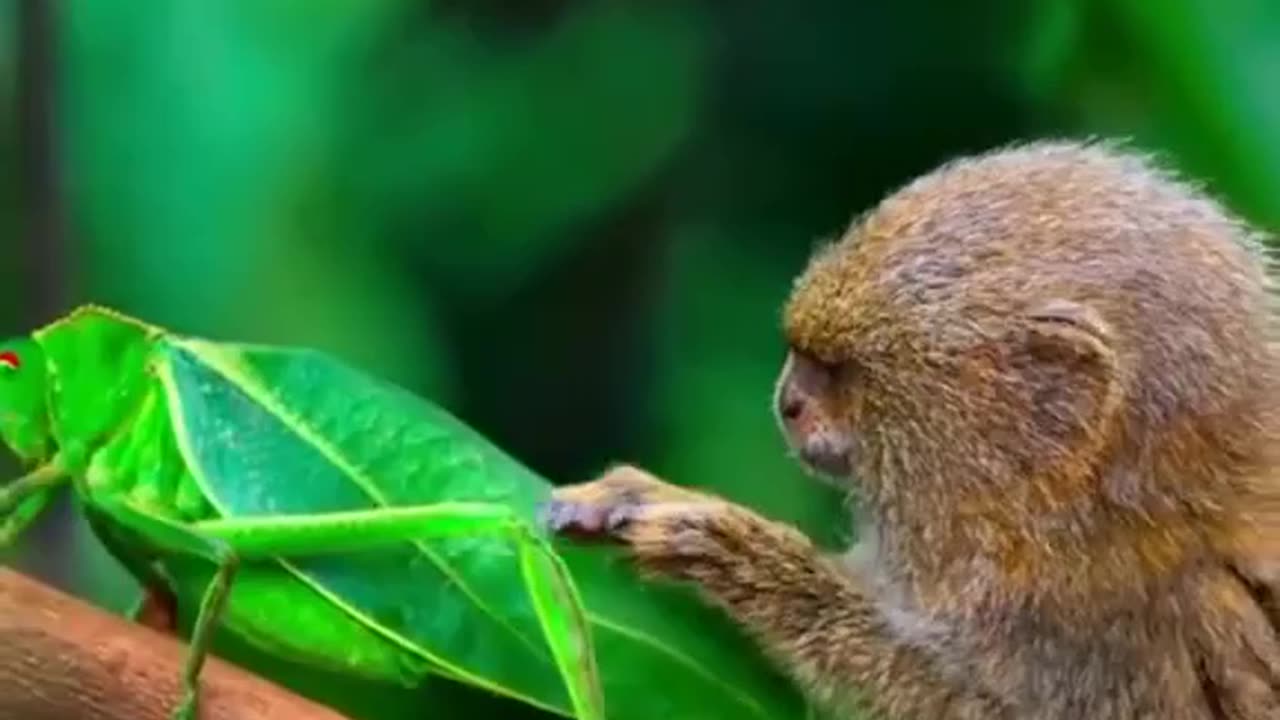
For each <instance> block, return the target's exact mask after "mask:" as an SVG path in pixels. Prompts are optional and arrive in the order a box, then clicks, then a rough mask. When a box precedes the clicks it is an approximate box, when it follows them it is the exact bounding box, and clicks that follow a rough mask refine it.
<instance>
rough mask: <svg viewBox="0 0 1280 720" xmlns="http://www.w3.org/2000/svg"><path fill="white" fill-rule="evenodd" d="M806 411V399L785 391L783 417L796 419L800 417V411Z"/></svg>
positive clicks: (782, 408)
mask: <svg viewBox="0 0 1280 720" xmlns="http://www.w3.org/2000/svg"><path fill="white" fill-rule="evenodd" d="M803 411H804V399H803V398H800V397H796V396H795V395H794V394H791V393H783V396H782V407H781V412H782V418H783V419H784V420H795V419H796V418H798V417H800V413H801V412H803Z"/></svg>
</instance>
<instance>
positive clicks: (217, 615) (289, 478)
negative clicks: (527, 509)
mask: <svg viewBox="0 0 1280 720" xmlns="http://www.w3.org/2000/svg"><path fill="white" fill-rule="evenodd" d="M242 347H243V346H234V345H220V344H217V343H211V342H207V341H201V340H195V339H191V338H185V337H180V336H176V335H173V334H171V333H168V332H166V331H164V330H162V329H160V328H157V327H154V326H151V325H148V324H145V323H142V322H140V321H138V320H135V319H132V318H129V317H126V316H124V315H121V314H119V313H116V312H114V311H112V310H108V309H105V308H101V307H96V306H85V307H82V308H80V309H78V310H76V311H75V312H73V313H72V314H70V315H69V316H67V317H65V318H63V319H61V320H58V321H55V322H53V323H51V324H49V325H47V326H45V327H43V328H41V329H39V330H37V331H36V332H34V333H32V335H31V336H30V337H26V338H17V339H13V340H10V341H8V342H4V343H0V441H3V442H4V444H5V445H6V446H8V447H9V448H10V449H11V450H12V451H13V453H14V454H15V455H16V456H17V457H18V458H19V459H20V460H21V461H22V462H23V463H24V464H25V465H26V466H27V467H28V468H30V470H29V472H27V473H26V474H25V475H23V476H22V477H20V478H18V479H16V480H14V481H12V482H10V483H8V484H6V485H3V486H0V548H3V547H5V546H7V545H10V544H12V543H13V542H14V541H15V540H16V539H17V538H18V537H19V536H20V535H21V534H22V532H23V531H24V530H25V529H26V528H27V527H28V526H29V525H30V524H31V523H32V522H34V521H35V520H36V518H37V517H38V516H39V515H40V513H41V511H42V510H43V509H44V508H45V507H46V506H47V505H48V504H49V502H50V500H51V498H52V497H53V496H54V494H55V492H56V491H58V490H59V489H60V488H63V487H66V486H70V488H71V491H72V492H73V494H74V496H75V498H76V499H77V500H78V501H79V504H80V506H81V507H82V508H83V511H84V513H85V516H86V517H87V519H88V520H89V522H90V525H91V526H92V527H93V529H94V531H95V534H96V535H97V536H98V537H99V539H101V540H102V542H103V544H104V545H105V546H106V547H107V548H108V549H109V550H110V551H111V552H112V554H113V555H115V556H116V557H117V558H118V559H119V560H120V561H121V562H122V564H124V565H125V567H126V568H127V569H128V570H129V571H130V572H131V573H132V574H133V575H134V576H135V577H136V578H137V579H138V580H139V581H140V582H141V583H142V584H143V586H144V587H147V588H168V589H170V590H172V591H173V592H175V593H176V594H177V595H178V596H179V597H191V598H196V597H198V598H199V605H198V612H197V615H196V620H195V623H194V629H193V630H192V632H191V637H190V642H189V647H188V652H187V656H186V659H185V662H184V666H183V670H182V678H181V680H182V687H183V696H182V699H181V701H180V703H179V705H178V706H177V707H176V708H174V710H173V711H172V717H173V718H174V720H195V718H196V717H197V708H198V704H199V697H200V693H199V675H200V671H201V668H202V665H203V663H204V660H205V657H206V655H207V654H208V652H209V644H210V641H211V639H212V636H213V632H214V630H215V628H216V627H218V626H222V627H225V628H227V629H228V630H230V631H231V632H233V633H237V634H239V635H241V636H242V637H244V638H246V639H247V640H249V641H250V642H252V643H254V644H256V645H259V646H261V647H265V648H267V649H269V650H274V651H276V652H278V653H280V654H282V655H285V656H288V657H290V658H292V659H294V660H298V661H301V662H304V663H311V664H313V665H315V666H323V667H330V668H338V669H341V670H344V671H349V672H352V673H355V674H360V675H364V676H370V677H375V678H382V679H389V680H393V681H396V682H399V683H401V684H409V685H412V684H415V683H416V682H419V681H421V679H422V677H423V675H424V674H426V673H428V672H434V673H438V674H442V675H445V676H449V677H452V678H454V679H457V680H460V681H463V682H470V683H472V684H474V685H478V686H481V687H485V688H487V689H489V690H492V691H494V692H499V693H502V694H506V695H509V696H513V697H516V698H518V699H521V700H524V701H527V702H530V703H533V704H537V705H541V706H543V707H544V708H547V709H550V710H553V711H555V712H558V713H559V714H562V715H567V714H572V715H574V716H575V717H577V718H581V720H603V718H604V700H603V695H602V693H601V690H600V681H599V677H598V672H597V668H596V665H595V658H594V655H593V649H592V644H591V640H590V636H589V632H588V623H587V621H586V619H585V613H584V610H583V606H582V602H581V599H580V597H579V595H578V591H577V588H576V587H575V584H574V582H573V579H572V577H571V576H570V574H569V572H568V570H567V568H566V566H565V565H564V563H563V561H562V560H561V558H560V557H559V556H558V555H557V554H556V552H555V551H554V550H553V549H552V547H551V546H550V544H549V541H548V540H547V539H546V538H545V537H544V536H543V535H542V534H541V532H540V530H538V529H537V527H536V525H535V524H534V523H532V522H531V521H530V520H529V519H528V518H526V517H523V516H522V515H521V514H520V513H518V512H517V511H516V509H514V508H513V507H512V506H510V505H508V504H505V503H503V502H490V501H476V500H467V499H459V500H453V499H450V498H449V497H444V498H443V499H441V500H438V501H436V502H407V501H406V502H396V503H390V502H383V501H384V500H385V499H386V498H387V497H388V496H390V495H391V494H392V492H393V491H394V492H395V493H398V495H399V496H400V497H413V496H414V495H415V493H416V494H418V495H421V494H422V493H421V492H420V491H423V489H424V487H425V486H424V485H423V483H424V482H425V481H424V480H422V478H421V475H422V474H421V473H415V471H414V468H417V467H419V466H421V465H422V463H423V462H426V460H430V459H431V457H430V456H429V455H426V456H424V455H423V454H422V453H418V452H413V451H409V452H404V451H402V450H401V449H397V448H395V447H394V444H393V443H391V444H389V443H386V442H374V441H372V440H369V441H367V442H366V440H367V438H364V437H362V436H360V434H359V433H358V432H354V433H345V434H343V435H342V438H344V439H345V440H346V441H348V442H350V443H355V444H359V447H361V448H365V450H366V451H365V453H364V455H362V456H361V457H364V458H365V460H366V461H367V462H368V463H369V464H374V463H376V462H382V463H384V465H385V467H386V468H389V469H387V470H386V471H385V472H382V473H381V474H378V473H371V472H368V471H365V470H363V469H361V468H358V467H355V463H354V462H352V461H350V460H349V458H348V456H347V455H343V454H342V453H339V452H338V451H337V450H335V449H334V448H333V442H332V441H331V440H330V439H329V436H326V435H325V434H324V433H322V432H319V431H317V430H316V428H315V427H313V425H314V422H312V423H311V424H308V423H307V422H303V421H302V420H300V419H298V418H297V417H294V415H295V414H296V413H291V411H290V410H289V407H287V403H283V402H282V401H280V397H279V395H278V394H277V395H272V388H271V387H269V384H268V383H265V382H264V381H262V379H261V372H260V371H256V370H255V369H254V368H253V367H251V363H249V362H247V361H245V360H244V359H243V358H244V357H246V356H247V353H246V352H244V351H242ZM260 350H261V352H259V353H258V355H255V357H258V356H261V357H262V358H265V359H264V360H263V362H276V363H277V365H278V367H279V368H282V369H281V372H282V373H284V376H287V378H293V379H297V378H302V379H303V380H305V379H306V377H307V373H308V372H309V368H310V365H308V363H312V364H314V363H315V362H318V361H319V360H318V358H320V357H321V356H319V355H318V354H314V353H311V354H308V353H293V354H289V353H283V352H274V351H272V350H271V349H270V348H267V349H265V350H262V349H260ZM255 373H257V374H255ZM302 387H304V389H305V390H306V392H303V393H301V395H299V397H302V398H303V400H302V401H306V402H311V401H314V400H316V398H328V400H327V401H331V403H341V402H343V401H344V398H345V396H346V395H358V394H359V390H360V388H359V387H358V386H355V387H354V388H353V389H352V390H351V391H350V392H348V393H344V392H341V391H338V392H334V391H331V390H330V389H327V388H324V387H316V386H313V385H306V383H305V382H304V383H303V384H302ZM326 393H328V394H326ZM255 394H256V395H255ZM251 395H254V396H255V397H257V398H258V399H259V400H260V402H259V403H258V404H257V405H254V406H253V407H254V408H258V409H259V410H260V409H261V408H267V409H268V410H271V411H272V412H265V411H255V412H257V414H254V413H252V412H249V411H247V410H245V409H244V408H245V407H249V406H248V405H247V404H245V402H244V399H245V398H246V397H249V396H251ZM302 401H300V402H302ZM237 403H239V404H237ZM334 407H337V406H336V405H335V406H334ZM326 412H327V411H317V413H318V414H317V415H316V417H322V418H334V419H335V420H344V419H347V415H348V414H347V413H345V412H342V411H334V412H328V414H326ZM272 413H274V414H272ZM264 418H265V419H264ZM412 432H416V430H415V429H414V428H411V427H410V428H407V429H406V433H410V434H412ZM423 452H425V453H429V452H430V449H429V448H427V449H424V451H423ZM351 457H355V456H351ZM424 457H426V460H424V459H423V458H424ZM388 458H391V460H388ZM446 459H448V458H446ZM392 460H394V461H395V462H392ZM387 463H390V464H387ZM379 467H383V466H382V465H380V466H379ZM360 493H364V494H363V495H361V494H360ZM342 498H355V499H352V500H346V501H344V500H342ZM504 547H505V548H508V549H511V548H514V554H513V555H512V553H511V552H510V551H508V553H507V554H508V556H510V557H509V558H508V559H509V560H510V562H507V563H505V564H504V563H501V562H498V560H495V558H498V557H499V556H500V555H501V554H502V548H504ZM448 553H451V554H449V555H448V557H446V554H448ZM458 558H460V559H458ZM451 559H452V560H454V562H453V563H452V564H450V562H448V561H449V560H451ZM499 559H500V558H499ZM365 562H368V563H370V564H371V565H378V564H380V565H381V566H382V569H383V571H384V574H383V575H382V576H379V577H384V578H388V579H389V581H388V582H387V584H386V585H384V586H378V584H377V583H373V582H370V581H369V578H370V577H374V575H371V574H370V573H372V572H373V570H368V571H366V570H365V568H364V566H363V565H362V563H365ZM464 563H466V565H465V569H466V570H467V571H468V572H471V573H472V574H471V575H470V576H468V577H469V578H480V579H482V580H485V581H487V582H488V583H489V585H488V586H487V587H489V588H495V587H496V588H498V590H492V591H490V592H488V594H483V593H480V592H479V591H476V592H474V593H473V595H474V597H472V598H470V599H471V600H474V601H475V602H474V603H473V604H474V605H476V606H482V607H484V608H486V609H487V610H488V611H490V616H491V617H492V618H493V624H494V625H495V626H499V625H501V626H504V627H508V628H510V627H515V626H516V624H517V623H518V621H520V620H521V619H522V618H523V620H524V621H526V625H528V626H529V627H536V628H538V629H540V631H541V638H533V639H530V638H528V637H525V636H520V637H518V638H517V640H516V641H512V642H515V643H516V644H517V645H519V644H520V643H523V646H524V648H525V650H526V651H527V652H528V653H529V655H528V657H533V658H540V659H541V660H542V661H544V665H545V667H544V670H545V672H542V673H541V674H539V672H538V671H537V669H536V665H537V664H536V663H530V662H524V661H521V663H522V664H518V665H515V666H514V667H506V666H504V665H503V662H504V658H505V657H506V656H507V655H510V654H511V653H507V652H504V651H502V650H501V648H495V647H491V645H492V644H493V643H496V642H497V640H496V639H495V638H500V637H504V636H501V635H499V634H496V633H490V634H483V633H478V632H475V631H474V628H471V627H468V626H467V622H468V620H467V618H468V617H470V616H466V615H462V614H460V612H461V611H456V612H455V611H453V610H450V608H453V609H456V608H458V607H462V606H461V605H460V604H459V602H458V601H457V597H456V592H455V594H454V595H445V594H443V593H444V592H445V591H446V590H447V589H448V585H449V584H448V583H445V582H437V583H434V585H436V586H439V587H440V588H445V590H440V591H439V592H438V593H437V594H436V595H434V596H432V597H434V598H435V602H423V599H422V598H421V597H417V596H415V593H419V592H420V593H422V594H428V592H429V588H428V587H427V585H431V583H421V582H417V578H420V577H435V576H434V575H424V573H427V572H435V573H446V574H447V573H454V575H453V577H455V579H456V577H461V575H460V574H459V573H460V572H461V571H459V570H458V569H457V568H458V567H460V566H462V565H463V564H464ZM512 568H517V569H516V570H512ZM390 579H401V580H403V581H404V582H402V583H401V584H394V585H393V583H391V582H390ZM507 588H509V589H507ZM494 598H497V600H494ZM499 604H500V605H501V606H502V607H501V610H502V611H501V612H499V611H498V610H494V609H493V607H494V606H496V605H499ZM521 613H524V615H521ZM472 635H474V637H472ZM516 635H518V633H516ZM538 640H541V643H542V644H541V645H539V643H538V642H537V641H538ZM428 641H430V642H428ZM517 641H518V642H517ZM439 647H445V648H446V649H448V650H449V651H450V652H451V653H452V655H450V654H449V653H445V652H443V651H440V650H438V648H439ZM548 656H549V657H548ZM508 664H511V663H508ZM504 673H505V674H504ZM519 683H525V686H524V687H516V685H517V684H519Z"/></svg>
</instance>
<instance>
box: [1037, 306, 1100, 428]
mask: <svg viewBox="0 0 1280 720" xmlns="http://www.w3.org/2000/svg"><path fill="white" fill-rule="evenodd" d="M1022 328H1023V337H1022V344H1021V347H1020V350H1021V353H1020V355H1021V356H1020V357H1018V358H1017V360H1016V362H1017V366H1018V369H1019V371H1020V373H1021V375H1022V378H1023V381H1024V382H1026V383H1027V384H1028V385H1029V386H1030V388H1031V392H1032V398H1033V403H1034V407H1033V409H1032V414H1033V417H1034V419H1035V421H1036V423H1037V425H1038V426H1040V429H1041V430H1043V431H1045V432H1046V433H1048V436H1049V437H1054V438H1057V439H1058V440H1060V441H1062V442H1064V443H1068V442H1069V441H1070V439H1071V438H1072V437H1078V435H1079V433H1080V432H1082V431H1084V432H1092V433H1094V434H1098V433H1101V434H1102V435H1106V434H1108V431H1107V428H1108V427H1109V426H1110V424H1111V422H1112V420H1113V419H1114V417H1115V415H1116V413H1117V412H1118V410H1119V408H1120V394H1121V390H1122V387H1121V383H1120V377H1119V375H1120V372H1119V364H1118V359H1117V356H1116V352H1115V348H1114V346H1113V340H1112V333H1111V328H1110V326H1109V325H1108V324H1107V322H1106V320H1105V319H1104V318H1103V317H1102V316H1101V315H1099V314H1098V313H1097V312H1096V311H1095V310H1094V309H1093V308H1090V307H1088V306H1086V305H1082V304H1080V303H1076V302H1073V301H1070V300H1062V299H1054V300H1050V301H1048V302H1046V303H1043V304H1041V305H1038V306H1036V307H1034V308H1032V309H1031V310H1030V311H1029V312H1028V313H1027V314H1026V316H1025V323H1023V325H1022Z"/></svg>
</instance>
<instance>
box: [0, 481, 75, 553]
mask: <svg viewBox="0 0 1280 720" xmlns="http://www.w3.org/2000/svg"><path fill="white" fill-rule="evenodd" d="M66 479H67V476H66V475H65V474H64V473H63V471H62V468H61V467H59V466H58V464H57V463H56V462H51V463H48V464H47V465H41V466H40V467H38V468H36V469H35V470H32V471H31V472H29V473H27V474H26V475H24V476H22V477H20V478H18V479H17V480H14V481H13V482H11V483H9V484H8V485H5V486H4V487H0V550H3V549H5V548H7V547H9V546H10V545H12V544H13V543H14V542H15V541H16V540H17V539H18V537H19V536H20V535H22V533H23V532H24V531H25V530H26V529H27V528H28V527H30V526H31V524H32V523H33V522H35V521H36V519H37V518H39V517H40V513H42V512H43V511H44V509H45V508H46V507H48V506H49V501H50V500H52V499H53V491H54V489H55V488H57V487H58V486H59V485H61V484H62V483H63V482H65V481H66Z"/></svg>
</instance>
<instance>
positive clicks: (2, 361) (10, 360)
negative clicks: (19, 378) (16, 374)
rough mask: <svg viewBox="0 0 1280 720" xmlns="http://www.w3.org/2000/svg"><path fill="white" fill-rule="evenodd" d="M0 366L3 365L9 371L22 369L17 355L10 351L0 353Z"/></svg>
mask: <svg viewBox="0 0 1280 720" xmlns="http://www.w3.org/2000/svg"><path fill="white" fill-rule="evenodd" d="M0 365H3V366H4V367H7V368H9V369H10V370H17V369H18V368H20V367H22V361H21V360H19V359H18V353H16V352H14V351H12V350H5V351H4V352H0Z"/></svg>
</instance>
